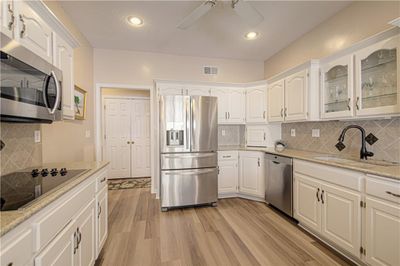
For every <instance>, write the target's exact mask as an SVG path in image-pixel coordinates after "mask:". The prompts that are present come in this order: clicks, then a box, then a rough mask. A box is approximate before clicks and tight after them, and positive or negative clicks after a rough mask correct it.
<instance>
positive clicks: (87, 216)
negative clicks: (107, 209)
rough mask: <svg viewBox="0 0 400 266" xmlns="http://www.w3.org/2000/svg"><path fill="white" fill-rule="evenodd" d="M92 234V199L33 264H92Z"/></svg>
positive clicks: (93, 229)
mask: <svg viewBox="0 0 400 266" xmlns="http://www.w3.org/2000/svg"><path fill="white" fill-rule="evenodd" d="M94 236H95V227H94V200H92V201H91V202H90V203H89V204H88V205H87V206H86V207H85V208H84V209H83V211H82V212H81V213H80V214H79V215H78V217H76V219H74V220H72V221H71V222H70V223H69V224H68V226H67V227H66V228H64V230H63V231H62V232H61V233H60V234H58V235H57V237H56V238H55V239H54V240H53V241H51V242H50V244H49V245H48V246H47V247H46V248H45V249H44V250H43V251H42V252H41V253H40V254H39V255H38V256H37V257H36V258H35V265H37V266H47V265H59V266H72V265H79V266H89V265H94V260H95V254H94V251H95V250H94V249H95V242H94Z"/></svg>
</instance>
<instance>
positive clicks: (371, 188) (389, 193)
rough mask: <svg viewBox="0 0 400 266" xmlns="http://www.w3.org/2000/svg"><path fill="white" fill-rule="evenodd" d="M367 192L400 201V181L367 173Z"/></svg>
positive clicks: (389, 199) (396, 201) (378, 196)
mask: <svg viewBox="0 0 400 266" xmlns="http://www.w3.org/2000/svg"><path fill="white" fill-rule="evenodd" d="M386 179H387V178H386ZM366 192H367V194H368V195H371V196H375V197H377V198H381V199H385V200H388V201H391V202H395V203H400V182H398V181H395V180H385V178H383V177H374V176H369V175H367V181H366Z"/></svg>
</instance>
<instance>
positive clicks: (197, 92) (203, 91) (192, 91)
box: [185, 86, 211, 96]
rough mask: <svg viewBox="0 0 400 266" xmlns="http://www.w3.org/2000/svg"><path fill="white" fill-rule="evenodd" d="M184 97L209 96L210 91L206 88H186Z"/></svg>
mask: <svg viewBox="0 0 400 266" xmlns="http://www.w3.org/2000/svg"><path fill="white" fill-rule="evenodd" d="M185 92H186V95H191V96H210V95H211V89H210V88H209V87H207V86H186V89H185Z"/></svg>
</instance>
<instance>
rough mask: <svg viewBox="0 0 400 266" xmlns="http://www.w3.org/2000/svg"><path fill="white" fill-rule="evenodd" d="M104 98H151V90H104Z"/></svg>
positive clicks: (102, 92) (102, 90) (102, 91)
mask: <svg viewBox="0 0 400 266" xmlns="http://www.w3.org/2000/svg"><path fill="white" fill-rule="evenodd" d="M101 94H102V95H103V96H131V97H150V91H149V90H136V89H135V90H129V89H119V88H102V89H101Z"/></svg>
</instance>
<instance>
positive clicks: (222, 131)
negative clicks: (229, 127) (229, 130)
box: [221, 129, 226, 137]
mask: <svg viewBox="0 0 400 266" xmlns="http://www.w3.org/2000/svg"><path fill="white" fill-rule="evenodd" d="M221 134H222V136H224V137H225V135H226V132H225V129H223V130H221Z"/></svg>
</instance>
